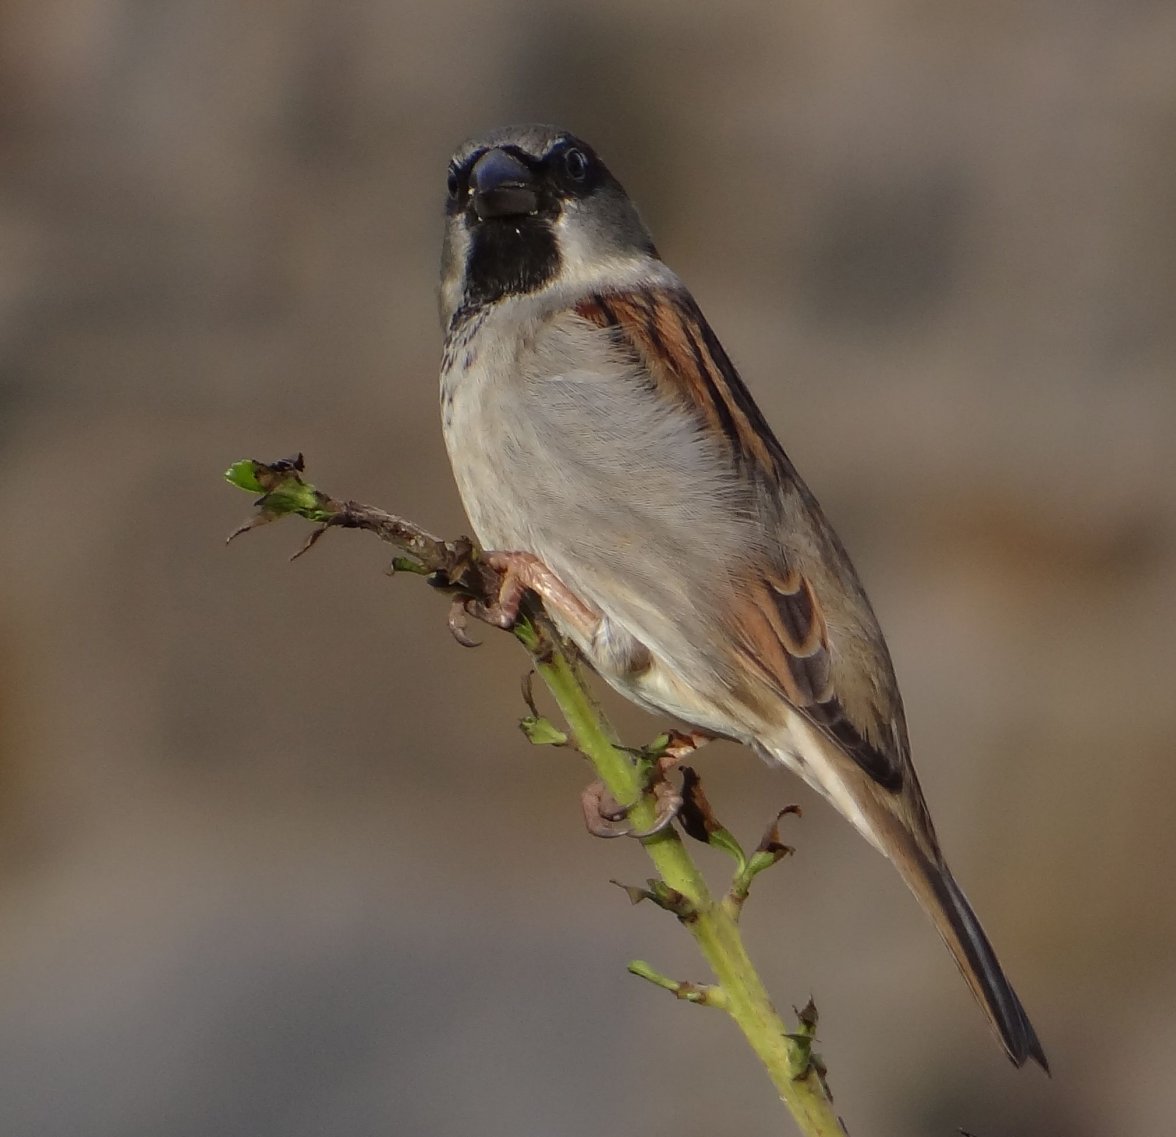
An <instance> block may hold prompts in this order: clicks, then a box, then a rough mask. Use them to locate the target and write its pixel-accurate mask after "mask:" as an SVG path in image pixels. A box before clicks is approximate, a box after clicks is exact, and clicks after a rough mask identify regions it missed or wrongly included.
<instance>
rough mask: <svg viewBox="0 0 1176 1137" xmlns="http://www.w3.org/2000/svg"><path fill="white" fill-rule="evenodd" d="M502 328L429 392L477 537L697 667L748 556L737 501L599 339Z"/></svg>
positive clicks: (555, 326)
mask: <svg viewBox="0 0 1176 1137" xmlns="http://www.w3.org/2000/svg"><path fill="white" fill-rule="evenodd" d="M501 315H503V313H497V312H496V313H495V314H494V315H492V316H491V317H490V318H488V319H487V320H486V321H485V322H484V324H483V325H482V327H481V328H479V330H478V331H477V333H476V334H475V335H474V336H473V337H472V339H471V341H470V343H469V344H467V345H466V349H465V351H464V352H463V351H458V352H456V353H454V357H455V358H454V363H453V366H451V367H450V369H449V371H448V374H447V376H446V377H445V379H444V383H445V386H446V387H447V389H448V392H449V396H448V397H449V399H450V400H451V402H450V407H449V410H448V412H447V414H448V423H447V427H446V441H447V444H448V446H449V451H450V457H451V459H452V462H453V466H454V471H455V474H456V477H457V482H458V487H459V490H460V492H461V495H462V498H463V500H464V502H465V505H466V509H467V511H468V513H469V515H470V520H471V522H472V523H473V525H474V529H475V532H476V535H477V537H478V539H479V540H480V541H481V542H482V543H483V544H484V545H485V546H486V547H493V548H503V549H521V550H525V551H527V552H532V553H534V554H536V555H537V556H538V557H540V558H541V559H542V560H543V561H544V562H545V563H546V564H548V565H549V566H550V567H551V568H552V569H553V570H554V571H555V572H556V573H557V575H559V576H560V577H561V579H563V580H564V581H565V583H567V584H568V586H569V587H571V588H572V589H574V590H575V591H576V592H577V593H579V594H580V595H581V596H583V598H584V599H585V600H587V601H588V602H589V603H592V604H594V605H596V606H597V607H598V608H600V610H601V611H603V612H604V613H605V614H606V615H607V616H608V617H609V618H610V619H613V620H615V621H617V622H618V623H619V624H621V625H622V626H623V627H625V628H626V629H627V630H628V631H630V632H631V633H632V634H634V635H635V636H637V638H638V639H640V640H641V641H642V642H643V643H645V644H646V645H647V646H649V647H650V648H652V649H653V650H654V651H655V652H656V653H657V654H660V655H663V656H664V657H665V658H667V660H668V661H670V662H676V663H679V664H681V663H686V662H687V661H688V660H691V661H695V660H697V657H698V656H699V653H700V652H703V653H705V649H704V647H703V645H704V644H705V643H707V642H712V636H713V634H714V632H715V631H716V630H717V629H718V628H719V627H720V626H721V624H722V622H723V617H722V612H721V603H720V598H722V597H723V596H729V595H730V589H729V588H727V587H726V583H727V581H728V580H729V578H730V575H731V572H732V569H733V568H735V569H737V568H738V567H739V566H740V565H741V564H743V563H745V561H746V559H747V557H748V556H749V555H752V554H753V553H754V551H755V550H754V548H753V547H749V542H750V543H751V546H754V545H755V534H756V533H757V531H760V530H759V526H758V525H757V523H756V521H755V520H754V511H755V503H754V501H753V499H752V494H751V491H750V489H749V488H748V486H747V484H746V483H744V482H743V481H741V480H740V479H739V478H738V477H737V476H736V474H735V472H734V470H733V468H732V467H731V464H730V460H729V458H728V456H727V454H726V452H725V450H724V447H723V446H722V444H721V443H720V442H716V441H715V440H712V439H710V438H708V437H706V436H704V435H703V434H701V433H700V432H699V430H698V427H697V424H696V422H695V420H694V419H693V418H692V416H691V415H690V414H689V413H688V412H687V410H686V409H685V408H684V407H683V406H679V405H674V404H667V403H666V402H665V401H664V400H663V399H660V398H658V397H656V396H655V394H654V390H653V387H652V384H651V383H650V382H649V381H648V379H647V378H646V377H645V376H644V375H643V374H642V373H640V371H639V370H638V369H637V367H636V365H635V363H634V361H633V359H632V358H631V356H629V355H627V354H625V353H624V352H623V351H622V350H620V349H619V348H617V347H616V346H615V345H614V344H613V342H612V340H611V339H610V338H609V335H608V333H607V331H605V330H602V329H600V328H597V327H595V326H593V325H590V324H588V323H587V322H586V321H584V320H582V319H580V318H579V317H577V316H575V315H574V314H573V313H570V312H563V313H560V314H558V315H554V316H548V317H546V318H543V317H536V318H533V319H528V320H522V321H520V320H519V319H518V318H517V316H518V313H516V314H515V318H513V319H508V320H505V321H503V320H500V318H499V317H500V316H501ZM504 324H506V325H509V326H510V327H512V328H514V329H520V328H521V333H520V332H519V331H514V332H512V334H509V335H508V334H506V333H505V331H504V330H503V325H504ZM466 356H468V366H466ZM714 666H716V667H717V666H719V664H718V663H717V662H715V663H714Z"/></svg>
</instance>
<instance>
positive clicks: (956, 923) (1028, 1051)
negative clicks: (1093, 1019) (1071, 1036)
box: [895, 849, 1049, 1074]
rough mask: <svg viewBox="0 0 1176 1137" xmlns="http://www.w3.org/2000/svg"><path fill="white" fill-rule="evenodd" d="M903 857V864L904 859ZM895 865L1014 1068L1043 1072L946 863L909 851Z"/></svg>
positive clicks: (1045, 1065) (1013, 996)
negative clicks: (1034, 1066)
mask: <svg viewBox="0 0 1176 1137" xmlns="http://www.w3.org/2000/svg"><path fill="white" fill-rule="evenodd" d="M904 861H905V863H903V862H904ZM895 863H896V866H897V867H898V869H899V871H900V872H901V873H902V875H903V876H904V878H905V879H906V882H907V884H908V885H909V886H910V888H911V890H912V891H913V892H914V894H915V895H916V896H917V897H918V898H919V902H920V903H921V904H922V905H923V908H924V909H925V910H926V911H927V914H928V915H929V916H930V917H931V919H932V921H933V922H934V924H935V928H936V930H937V931H938V932H939V934H940V935H941V936H942V937H943V940H944V942H945V943H946V944H947V946H948V948H950V949H951V954H952V955H953V956H954V957H955V961H956V964H957V966H958V967H959V969H960V971H961V972H962V973H963V976H964V979H965V980H966V981H967V983H968V986H969V987H971V988H972V994H974V995H975V996H976V999H977V1001H978V1002H979V1003H980V1006H981V1007H983V1008H984V1011H985V1013H986V1014H987V1015H988V1019H989V1021H990V1022H991V1024H992V1028H993V1030H994V1031H995V1032H996V1035H997V1037H998V1038H999V1039H1000V1042H1001V1045H1002V1046H1003V1047H1004V1048H1005V1052H1006V1053H1007V1054H1008V1056H1009V1058H1010V1059H1011V1060H1012V1063H1013V1065H1014V1066H1022V1065H1024V1064H1025V1062H1026V1060H1027V1059H1029V1058H1032V1059H1033V1060H1034V1061H1035V1062H1037V1063H1038V1065H1040V1066H1041V1068H1042V1069H1043V1070H1044V1071H1045V1072H1046V1073H1047V1074H1048V1073H1049V1062H1048V1061H1047V1060H1046V1057H1045V1051H1044V1050H1043V1049H1042V1048H1041V1043H1040V1042H1039V1041H1038V1038H1037V1032H1036V1031H1035V1030H1034V1029H1033V1024H1032V1023H1031V1022H1030V1021H1029V1016H1028V1015H1027V1014H1026V1013H1025V1008H1024V1007H1023V1006H1021V1000H1020V999H1018V998H1017V993H1016V992H1015V991H1014V990H1013V988H1012V984H1010V983H1009V981H1008V980H1007V979H1006V978H1005V974H1004V972H1003V971H1002V970H1001V966H1000V963H999V961H998V960H997V958H996V953H995V952H994V951H993V950H992V944H990V943H989V942H988V937H987V936H986V935H985V934H984V929H983V928H982V927H980V921H979V920H977V919H976V913H975V912H973V911H972V906H971V905H970V904H969V903H968V899H967V897H966V896H964V894H963V892H961V891H960V886H959V885H958V884H956V882H955V880H954V878H953V877H952V875H951V872H950V871H949V870H948V868H947V866H946V865H943V864H937V863H936V862H935V861H932V860H930V859H929V858H928V857H926V856H925V855H924V854H923V853H922V852H921V851H916V850H914V849H911V850H910V852H909V859H908V858H906V857H903V858H901V859H899V858H896V861H895Z"/></svg>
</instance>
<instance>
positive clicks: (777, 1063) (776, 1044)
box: [516, 624, 846, 1137]
mask: <svg viewBox="0 0 1176 1137" xmlns="http://www.w3.org/2000/svg"><path fill="white" fill-rule="evenodd" d="M516 635H517V636H518V638H519V639H520V640H521V641H522V642H523V644H524V645H525V646H526V647H527V648H528V649H529V650H530V651H531V652H532V653H533V654H534V655H535V660H536V664H535V666H536V670H537V671H538V673H539V675H540V677H541V678H542V679H543V681H544V683H546V685H547V688H548V690H550V692H551V694H552V696H553V697H554V699H555V701H556V703H558V705H559V709H560V711H561V713H562V714H563V716H564V718H565V720H566V721H567V724H568V728H569V730H570V732H571V735H572V738H573V739H574V740H575V743H576V746H577V747H578V748H579V749H580V750H581V751H582V752H583V753H584V755H585V756H586V757H587V758H588V760H589V761H590V762H591V763H592V765H593V767H594V768H595V770H596V773H597V775H598V776H599V778H600V780H601V781H602V782H603V783H604V785H605V787H606V788H607V789H608V791H609V793H610V794H612V796H613V797H614V798H615V799H616V800H617V801H618V802H625V803H628V802H634V803H635V804H634V805H633V807H632V809H631V811H630V813H629V817H630V819H631V820H632V821H633V823H634V825H635V826H636V827H637V828H638V829H645V828H648V827H650V826H651V825H653V824H654V821H655V819H656V806H655V805H654V803H653V802H652V800H651V798H650V796H649V795H647V794H646V793H645V787H644V786H643V785H642V782H641V775H640V773H639V771H638V770H637V768H636V766H635V765H634V763H633V761H632V758H631V757H630V755H629V754H627V753H626V752H625V751H624V750H622V749H620V748H619V747H618V746H617V744H616V735H615V733H614V732H613V729H612V727H611V726H610V725H609V723H608V720H607V719H606V718H605V717H604V714H603V712H602V711H601V709H600V707H599V706H598V705H597V704H596V701H595V699H593V697H592V695H591V694H590V692H589V690H588V688H587V687H586V685H585V683H584V682H583V680H582V679H581V677H580V675H579V673H578V670H577V668H576V666H575V664H574V663H573V662H572V661H571V660H570V659H569V658H568V657H567V655H566V654H565V653H564V651H563V650H562V649H561V648H560V647H559V646H558V645H557V644H552V643H549V642H548V638H547V637H542V638H540V637H539V636H537V635H536V633H535V630H534V628H533V627H531V626H530V625H526V624H523V625H520V626H519V628H517V629H516ZM641 843H642V845H644V846H645V851H646V852H647V853H648V854H649V857H650V859H651V860H652V861H653V863H654V866H655V867H656V868H657V871H658V873H659V874H660V875H661V879H662V880H663V881H664V882H665V884H666V885H668V886H669V888H671V889H673V890H674V891H675V892H678V893H680V894H681V895H682V896H683V897H684V898H685V899H686V902H687V911H686V913H685V914H684V915H681V916H680V919H681V922H682V923H683V924H684V925H685V926H686V928H687V929H688V930H689V932H690V934H691V935H692V936H693V937H694V939H695V940H696V941H697V943H698V946H699V948H700V949H701V950H702V954H703V956H704V957H705V958H706V961H707V963H708V964H709V965H710V968H711V970H712V971H713V972H714V975H715V978H716V979H718V981H719V987H720V989H721V991H722V992H723V999H722V1003H723V1006H724V1009H725V1010H726V1011H727V1012H728V1013H729V1014H730V1016H731V1017H732V1018H733V1019H734V1020H735V1022H736V1024H737V1025H738V1027H739V1029H740V1030H741V1031H742V1032H743V1035H744V1037H745V1038H746V1039H747V1042H748V1044H749V1045H750V1046H751V1048H752V1050H754V1051H755V1053H756V1055H757V1057H758V1058H759V1060H760V1061H761V1062H762V1063H763V1065H764V1067H765V1068H766V1069H767V1071H768V1075H769V1077H770V1078H771V1079H772V1082H773V1083H774V1085H775V1087H776V1089H777V1091H778V1092H779V1094H780V1098H781V1100H782V1101H783V1102H784V1104H785V1105H786V1106H787V1107H788V1109H789V1110H790V1111H791V1113H792V1116H793V1118H794V1119H795V1121H796V1123H797V1125H798V1126H799V1127H800V1131H801V1132H802V1133H803V1134H805V1135H806V1137H844V1134H845V1132H846V1130H845V1127H844V1126H843V1125H842V1123H841V1120H840V1119H839V1118H838V1116H837V1114H836V1112H835V1111H834V1109H833V1103H832V1100H831V1098H830V1096H829V1093H828V1089H827V1087H826V1085H825V1083H824V1079H823V1078H822V1076H821V1072H820V1070H819V1069H818V1067H817V1066H816V1065H815V1063H814V1061H813V1059H812V1054H811V1043H810V1039H809V1038H808V1037H807V1036H806V1034H805V1032H804V1031H803V1029H802V1031H801V1032H798V1033H790V1032H789V1031H788V1030H787V1028H786V1027H785V1025H784V1023H783V1022H782V1021H781V1019H780V1016H779V1015H778V1014H777V1013H776V1010H775V1008H774V1007H773V1006H772V1002H771V1000H770V999H769V998H768V993H767V991H766V990H765V989H764V985H763V983H762V982H761V980H760V977H759V975H758V974H757V972H756V970H755V967H754V965H753V964H752V962H751V959H750V958H749V956H748V954H747V949H746V948H745V947H744V944H743V936H742V934H741V932H740V929H739V925H738V924H737V923H736V922H735V919H734V917H733V915H732V914H731V913H730V912H729V911H728V910H727V908H725V907H724V906H723V905H722V904H721V903H718V902H716V901H715V900H714V899H713V898H712V897H711V895H710V890H709V889H708V888H707V885H706V881H705V880H704V879H703V877H702V874H701V873H700V872H699V871H698V868H697V867H696V866H695V864H694V862H693V860H692V859H691V857H690V854H689V852H688V850H687V849H686V846H685V845H684V844H683V842H682V840H681V838H680V837H679V836H678V834H677V833H676V832H675V830H674V829H673V827H672V826H668V827H667V828H665V829H663V830H662V831H661V832H660V833H657V834H655V835H654V836H652V837H646V838H643V839H642V841H641Z"/></svg>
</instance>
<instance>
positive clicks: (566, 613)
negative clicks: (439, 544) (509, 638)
mask: <svg viewBox="0 0 1176 1137" xmlns="http://www.w3.org/2000/svg"><path fill="white" fill-rule="evenodd" d="M482 556H483V559H484V560H485V562H486V563H487V564H488V565H489V566H490V567H491V568H492V569H494V570H495V571H496V572H499V573H501V574H502V584H501V586H500V588H499V592H498V599H497V600H496V601H495V602H494V603H493V604H481V603H479V602H477V601H472V602H470V603H469V605H468V606H467V610H468V611H469V613H470V615H472V616H476V617H477V618H478V619H479V620H485V621H486V623H488V624H494V625H496V626H497V627H500V628H510V627H513V626H514V623H515V621H516V620H517V619H518V618H519V606H520V605H521V604H522V602H523V597H524V596H525V595H526V594H527V593H528V592H533V593H535V595H536V596H538V597H539V599H540V600H542V601H543V606H544V607H545V608H546V609H547V610H548V611H549V612H552V613H554V614H555V615H558V616H560V617H561V618H562V619H563V621H564V622H565V623H566V624H567V625H568V626H569V627H571V628H573V629H574V630H575V631H576V632H577V633H579V634H581V635H583V636H584V637H585V638H590V637H591V635H592V633H593V632H594V631H595V630H596V628H597V626H598V625H599V623H600V613H599V612H597V611H596V610H595V609H594V608H591V607H589V606H588V605H587V604H585V603H584V601H582V600H581V599H580V598H579V597H578V596H577V595H576V594H575V593H574V592H572V591H571V589H569V588H568V587H567V585H566V584H564V582H563V581H562V580H560V579H559V577H558V576H556V575H555V573H553V572H552V571H551V569H549V568H548V567H547V566H546V565H545V564H544V563H543V562H542V561H541V560H540V559H539V558H538V557H536V556H535V555H534V554H532V553H503V552H488V553H483V554H482Z"/></svg>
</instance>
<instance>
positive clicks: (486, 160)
mask: <svg viewBox="0 0 1176 1137" xmlns="http://www.w3.org/2000/svg"><path fill="white" fill-rule="evenodd" d="M470 183H471V185H472V186H473V191H474V193H473V197H474V212H475V213H477V215H478V218H479V219H480V220H482V221H485V220H486V218H488V217H521V216H524V215H526V214H529V213H536V212H538V209H539V194H538V192H537V190H536V188H535V175H534V174H532V173H531V171H530V170H529V169H527V167H526V166H524V165H523V163H522V162H520V161H519V160H518V159H517V158H514V157H512V156H511V155H510V154H508V153H507V152H506V151H505V150H487V151H486V153H485V154H483V155H482V156H481V158H479V159H478V161H477V162H476V163H475V164H474V169H473V172H472V174H471V175H470Z"/></svg>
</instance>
